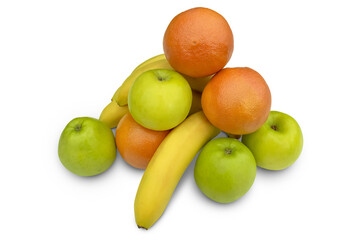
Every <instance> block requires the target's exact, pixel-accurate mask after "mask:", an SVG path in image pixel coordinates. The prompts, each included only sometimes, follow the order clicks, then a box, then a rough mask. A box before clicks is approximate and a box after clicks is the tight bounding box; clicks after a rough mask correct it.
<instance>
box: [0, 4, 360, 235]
mask: <svg viewBox="0 0 360 240" xmlns="http://www.w3.org/2000/svg"><path fill="white" fill-rule="evenodd" d="M193 2H194V1H143V2H140V1H123V2H122V1H89V0H86V1H85V0H84V1H79V0H69V1H68V0H62V1H45V0H44V1H38V0H37V1H16V0H13V1H10V0H9V1H6V0H5V1H1V2H0V80H1V86H0V100H1V101H0V103H1V119H0V121H1V124H0V126H1V132H0V139H1V151H0V153H1V157H0V161H1V164H0V170H1V171H0V194H1V196H0V239H4V240H5V239H7V240H8V239H189V238H191V239H200V238H201V239H215V238H217V239H219V238H221V239H229V238H230V237H231V238H232V239H233V238H236V239H326V238H330V237H332V238H334V239H359V237H360V234H359V230H356V228H358V227H359V222H360V220H359V215H360V208H359V204H360V197H359V189H360V187H359V185H360V177H359V167H360V158H359V148H360V141H359V135H360V130H359V122H360V118H359V109H360V108H359V103H360V94H359V90H360V88H359V82H360V73H359V70H360V57H359V56H360V47H359V46H360V35H359V22H360V14H359V7H358V6H357V5H356V3H357V1H306V0H303V1H297V2H298V3H295V1H277V0H273V1H268V0H266V1H256V0H251V1H233V2H230V1H198V2H197V3H193ZM290 2H291V3H290ZM235 4H236V5H235ZM196 6H205V7H209V8H212V9H213V10H216V11H218V12H219V13H221V14H222V15H223V16H224V17H225V18H226V19H227V20H228V22H229V24H230V26H231V28H232V30H233V33H234V40H235V48H234V52H233V56H232V58H231V60H230V62H229V63H228V65H227V66H229V67H237V66H248V67H251V68H253V69H255V70H257V71H258V72H259V73H260V74H261V75H262V76H263V77H264V78H265V79H266V81H267V83H268V85H269V87H270V89H271V92H272V99H273V102H272V109H273V110H278V111H282V112H285V113H288V114H290V115H291V116H293V117H294V118H295V119H296V120H297V121H298V122H299V124H300V126H301V127H302V130H303V134H304V149H303V152H302V154H301V157H300V158H299V159H298V161H297V162H296V163H295V164H294V165H293V166H292V167H290V168H288V169H286V170H284V171H279V172H271V171H265V170H261V169H258V172H257V177H256V180H255V183H254V185H253V187H252V188H251V190H250V191H249V192H248V193H247V194H246V195H245V196H244V197H242V198H241V199H239V200H238V201H236V202H234V203H231V204H218V203H215V202H213V201H211V200H209V199H207V198H206V197H205V196H204V195H203V194H202V193H201V192H200V190H199V189H198V188H197V186H196V184H195V181H194V178H193V168H194V162H195V161H193V162H192V164H191V165H190V166H189V168H188V169H187V171H186V172H185V174H184V176H183V178H182V179H181V181H180V183H179V185H178V187H177V189H176V191H175V193H174V195H173V197H172V199H171V201H170V203H169V205H168V207H167V209H166V211H165V212H164V214H163V216H162V217H161V218H160V220H159V221H158V222H157V223H156V224H155V225H154V226H153V227H152V228H151V229H150V230H148V231H145V230H140V229H138V228H137V227H136V224H135V219H134V213H133V202H134V198H135V194H136V191H137V187H138V184H139V182H140V179H141V176H142V173H143V171H141V170H136V169H134V168H132V167H130V166H129V165H127V164H126V163H125V162H124V161H123V160H122V159H121V157H120V156H119V155H118V156H117V158H116V161H115V163H114V164H113V166H112V167H111V168H110V169H109V170H108V171H107V172H105V173H104V174H101V175H99V176H96V177H89V178H83V177H78V176H75V175H74V174H72V173H70V172H68V171H67V170H66V169H65V168H64V167H63V166H62V165H61V163H60V161H59V159H58V156H57V144H58V139H59V137H60V134H61V131H62V130H63V128H64V127H65V125H66V124H67V123H68V122H69V121H70V120H71V119H73V118H75V117H81V116H90V117H98V116H99V114H100V112H101V111H102V109H103V107H105V106H106V105H107V104H108V103H109V101H110V99H111V97H112V95H113V93H114V92H115V90H116V89H117V88H118V87H119V86H120V85H121V83H122V81H123V80H124V79H125V78H126V77H127V76H128V75H129V74H130V72H131V71H132V69H133V68H135V67H136V66H137V65H138V64H140V63H141V62H142V61H144V60H146V59H148V58H150V57H152V56H154V55H157V54H160V53H161V52H162V37H163V34H164V31H165V29H166V27H167V25H168V23H169V22H170V20H171V19H172V18H173V17H174V16H175V15H176V14H178V13H180V12H181V11H184V10H187V9H189V8H192V7H196ZM194 134H196V133H194Z"/></svg>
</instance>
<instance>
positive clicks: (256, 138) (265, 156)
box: [242, 111, 303, 170]
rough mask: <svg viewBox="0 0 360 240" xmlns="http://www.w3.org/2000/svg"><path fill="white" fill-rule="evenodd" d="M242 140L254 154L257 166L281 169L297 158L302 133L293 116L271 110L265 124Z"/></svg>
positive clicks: (301, 141)
mask: <svg viewBox="0 0 360 240" xmlns="http://www.w3.org/2000/svg"><path fill="white" fill-rule="evenodd" d="M242 142H243V143H244V144H245V145H246V146H247V147H248V148H249V149H250V151H251V152H252V153H253V154H254V157H255V160H256V163H257V165H258V166H259V167H261V168H265V169H268V170H282V169H285V168H287V167H289V166H291V165H292V164H293V163H294V162H295V161H296V160H297V159H298V158H299V156H300V154H301V151H302V148H303V134H302V131H301V128H300V126H299V124H298V123H297V122H296V120H295V119H294V118H292V117H291V116H289V115H287V114H285V113H282V112H278V111H271V112H270V115H269V117H268V119H267V121H266V122H265V124H264V125H263V126H261V128H260V129H258V130H257V131H256V132H254V133H251V134H248V135H244V136H242Z"/></svg>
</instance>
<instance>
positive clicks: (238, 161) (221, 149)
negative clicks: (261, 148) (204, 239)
mask: <svg viewBox="0 0 360 240" xmlns="http://www.w3.org/2000/svg"><path fill="white" fill-rule="evenodd" d="M255 176H256V162H255V159H254V156H253V154H252V153H251V152H250V150H249V149H248V148H247V147H246V146H245V145H244V144H242V143H241V142H240V141H238V140H237V139H233V138H224V137H223V138H216V139H213V140H211V141H210V142H208V143H207V144H206V145H205V147H204V148H203V150H202V151H201V152H200V154H199V157H198V158H197V160H196V163H195V169H194V177H195V182H196V184H197V186H198V187H199V188H200V190H201V191H202V192H203V193H204V194H205V195H206V196H207V197H209V198H210V199H212V200H214V201H216V202H219V203H229V202H233V201H235V200H237V199H238V198H240V197H241V196H243V195H244V194H245V193H247V192H248V191H249V189H250V188H251V186H252V185H253V183H254V180H255Z"/></svg>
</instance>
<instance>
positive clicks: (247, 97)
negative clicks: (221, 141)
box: [201, 67, 271, 135]
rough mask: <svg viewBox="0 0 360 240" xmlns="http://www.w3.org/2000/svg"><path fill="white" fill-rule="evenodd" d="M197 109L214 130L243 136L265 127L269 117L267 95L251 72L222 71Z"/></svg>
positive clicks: (265, 87) (262, 83) (264, 86)
mask: <svg viewBox="0 0 360 240" xmlns="http://www.w3.org/2000/svg"><path fill="white" fill-rule="evenodd" d="M201 105H202V108H203V111H204V114H205V116H206V117H207V118H208V119H209V121H210V122H211V123H212V124H213V125H214V126H215V127H217V128H219V129H220V130H222V131H224V132H226V133H231V134H235V135H243V134H248V133H252V132H255V131H256V130H257V129H258V128H260V127H261V126H262V125H263V124H264V123H265V121H266V119H267V117H268V116H269V113H270V107H271V93H270V89H269V87H268V85H267V84H266V82H265V80H264V78H263V77H262V76H261V75H260V74H259V73H258V72H256V71H255V70H253V69H251V68H247V67H238V68H224V69H223V70H221V71H220V72H218V73H217V74H216V75H215V76H214V77H213V78H212V79H211V80H210V82H209V83H208V84H207V85H206V87H205V89H204V91H203V93H202V97H201Z"/></svg>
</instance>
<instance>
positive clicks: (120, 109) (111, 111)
mask: <svg viewBox="0 0 360 240" xmlns="http://www.w3.org/2000/svg"><path fill="white" fill-rule="evenodd" d="M128 112H129V109H128V107H127V106H119V105H118V104H117V103H116V102H115V101H111V102H110V103H109V104H108V105H107V106H106V107H105V108H104V110H103V111H102V112H101V114H100V117H99V120H100V121H102V122H103V123H105V124H106V125H108V126H109V127H110V128H114V127H117V125H118V123H119V121H120V120H121V118H122V117H123V116H124V115H125V114H126V113H128Z"/></svg>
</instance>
